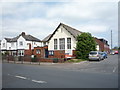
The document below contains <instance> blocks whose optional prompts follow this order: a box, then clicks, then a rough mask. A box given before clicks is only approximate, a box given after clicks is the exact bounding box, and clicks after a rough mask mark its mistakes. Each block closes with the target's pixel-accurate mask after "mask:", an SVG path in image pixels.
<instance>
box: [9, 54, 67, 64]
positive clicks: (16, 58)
mask: <svg viewBox="0 0 120 90" xmlns="http://www.w3.org/2000/svg"><path fill="white" fill-rule="evenodd" d="M7 60H8V61H26V62H31V61H33V62H53V63H54V62H55V63H57V62H59V63H63V62H64V61H65V60H64V58H41V57H36V58H35V59H32V58H31V56H28V55H26V56H7Z"/></svg>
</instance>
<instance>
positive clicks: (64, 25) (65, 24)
mask: <svg viewBox="0 0 120 90" xmlns="http://www.w3.org/2000/svg"><path fill="white" fill-rule="evenodd" d="M60 24H61V25H64V26H67V27H69V28H72V29H73V30H76V31H78V32H81V31H79V30H77V29H75V28H73V27H71V26H69V25H66V24H64V23H60Z"/></svg>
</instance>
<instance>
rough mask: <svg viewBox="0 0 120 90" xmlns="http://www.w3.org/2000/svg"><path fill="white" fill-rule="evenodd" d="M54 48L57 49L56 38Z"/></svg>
mask: <svg viewBox="0 0 120 90" xmlns="http://www.w3.org/2000/svg"><path fill="white" fill-rule="evenodd" d="M54 49H57V39H54Z"/></svg>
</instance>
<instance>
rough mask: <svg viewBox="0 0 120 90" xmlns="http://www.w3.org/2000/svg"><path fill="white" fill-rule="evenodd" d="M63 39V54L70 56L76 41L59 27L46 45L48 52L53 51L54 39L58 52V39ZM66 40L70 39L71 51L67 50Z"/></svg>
mask: <svg viewBox="0 0 120 90" xmlns="http://www.w3.org/2000/svg"><path fill="white" fill-rule="evenodd" d="M60 38H65V53H70V54H72V50H75V47H76V40H75V38H74V37H73V35H71V34H70V33H69V32H68V31H67V30H66V29H65V28H64V27H62V26H60V27H59V28H58V29H57V31H56V32H55V34H54V35H53V37H52V38H51V39H50V41H49V44H48V50H54V39H57V43H58V45H57V47H58V48H57V50H60V47H59V39H60ZM67 38H71V49H67Z"/></svg>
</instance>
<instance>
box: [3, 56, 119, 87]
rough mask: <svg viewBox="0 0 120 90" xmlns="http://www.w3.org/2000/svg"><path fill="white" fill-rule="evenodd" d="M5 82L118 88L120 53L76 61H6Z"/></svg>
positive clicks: (49, 85) (27, 84) (45, 85)
mask: <svg viewBox="0 0 120 90" xmlns="http://www.w3.org/2000/svg"><path fill="white" fill-rule="evenodd" d="M2 84H3V88H118V55H112V56H109V57H108V58H107V59H105V60H102V61H97V62H96V61H90V62H89V61H87V62H82V63H74V64H73V63H72V64H71V63H70V64H66V63H65V64H51V65H45V64H44V65H43V64H41V65H40V66H39V65H26V64H12V63H3V83H2Z"/></svg>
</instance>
